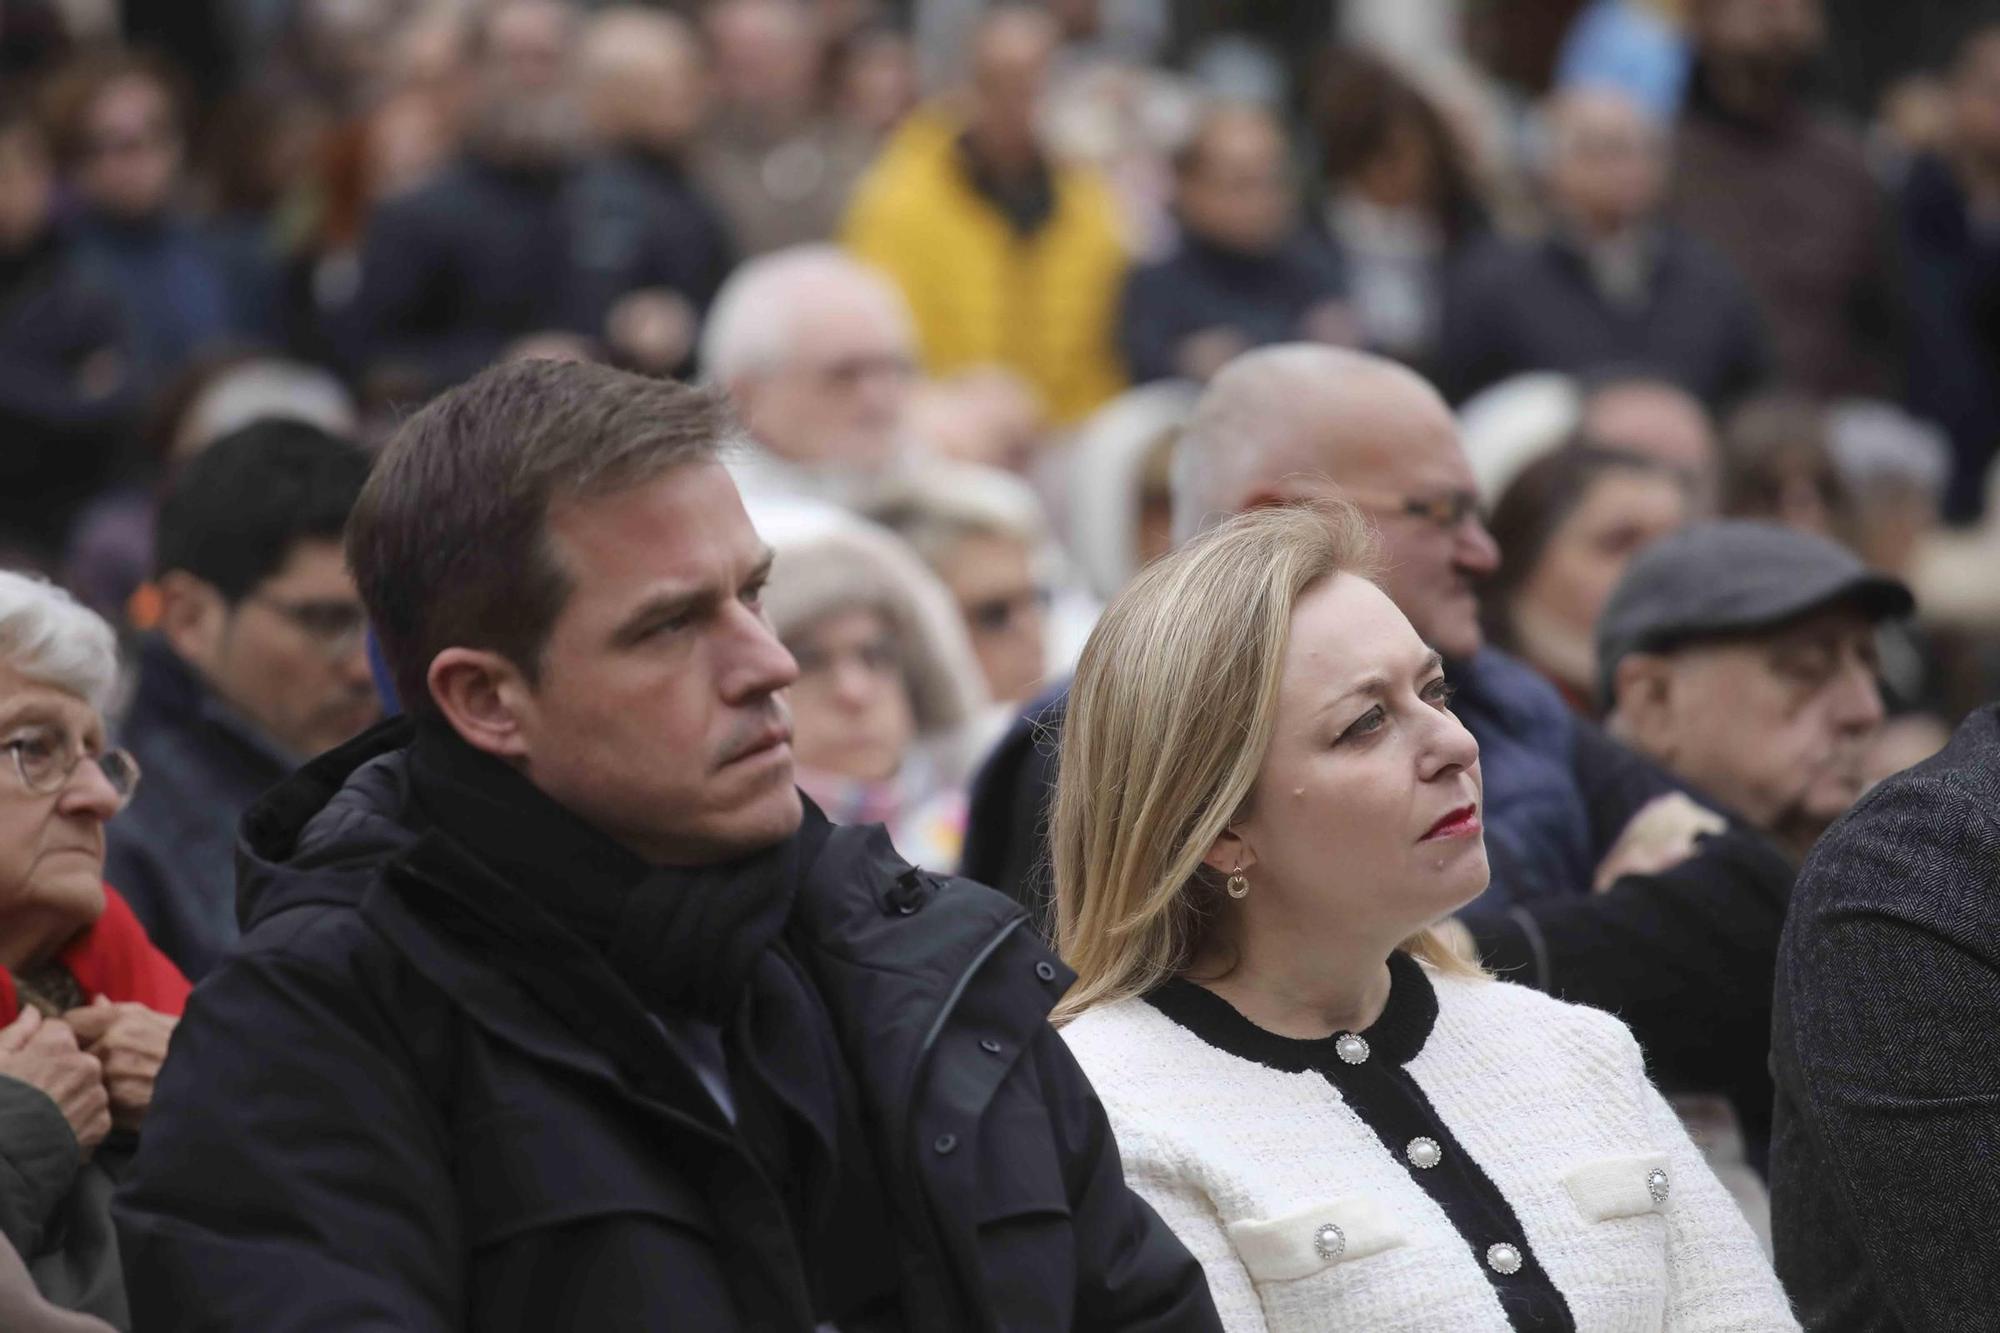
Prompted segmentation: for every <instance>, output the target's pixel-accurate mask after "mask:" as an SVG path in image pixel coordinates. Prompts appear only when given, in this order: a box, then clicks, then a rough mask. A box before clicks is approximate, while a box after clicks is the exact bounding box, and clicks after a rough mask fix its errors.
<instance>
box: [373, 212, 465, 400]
mask: <svg viewBox="0 0 2000 1333" xmlns="http://www.w3.org/2000/svg"><path fill="white" fill-rule="evenodd" d="M437 209H438V200H437V198H436V196H435V195H434V194H433V193H432V192H431V191H430V190H419V191H418V192H417V193H415V194H413V195H409V196H406V197H404V198H402V199H398V200H395V201H393V202H391V203H389V204H387V205H385V206H384V207H383V208H382V209H380V210H379V211H378V212H377V213H376V215H375V217H374V219H373V220H372V221H371V222H370V223H369V225H368V234H367V236H366V237H365V238H364V239H363V243H362V249H361V288H360V291H359V292H358V293H357V294H356V296H355V303H354V310H353V312H352V316H351V323H352V336H353V345H352V346H351V347H350V348H349V349H348V358H349V360H350V361H351V362H352V363H353V365H354V368H355V369H356V370H357V371H360V372H363V373H366V372H369V371H380V372H386V373H390V374H392V375H395V376H402V377H407V376H410V375H415V376H416V377H418V378H420V379H421V380H422V381H423V382H424V383H426V384H427V385H429V386H431V387H433V388H441V387H443V386H444V385H447V384H453V383H456V382H457V381H459V380H461V379H464V378H466V377H467V376H468V375H471V374H472V373H473V372H475V371H477V370H479V369H480V368H481V367H482V366H484V365H486V364H487V363H488V362H490V361H492V360H493V359H494V358H495V357H497V356H498V355H499V354H500V352H501V351H502V350H503V347H504V339H502V338H500V337H499V336H497V335H495V334H493V333H492V332H490V331H488V330H485V329H480V328H475V327H472V326H469V325H468V324H466V323H465V321H464V319H463V317H462V315H461V312H460V311H459V310H458V309H456V305H457V300H456V296H457V294H456V293H454V292H453V291H452V290H451V289H452V286H453V283H452V280H451V275H452V274H454V273H456V272H457V271H458V263H457V257H456V256H454V255H453V254H452V253H451V252H450V245H449V243H448V242H447V241H446V239H445V231H444V228H443V227H442V226H441V225H440V220H439V217H438V214H437Z"/></svg>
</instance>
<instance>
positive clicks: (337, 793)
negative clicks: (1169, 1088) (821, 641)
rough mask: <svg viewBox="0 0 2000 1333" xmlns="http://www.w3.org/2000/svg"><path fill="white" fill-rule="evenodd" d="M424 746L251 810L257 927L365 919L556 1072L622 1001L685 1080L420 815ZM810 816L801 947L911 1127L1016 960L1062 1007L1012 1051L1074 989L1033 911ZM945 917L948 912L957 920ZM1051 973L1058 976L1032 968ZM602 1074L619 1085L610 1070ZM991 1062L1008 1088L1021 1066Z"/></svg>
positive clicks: (1041, 1006) (385, 742)
mask: <svg viewBox="0 0 2000 1333" xmlns="http://www.w3.org/2000/svg"><path fill="white" fill-rule="evenodd" d="M413 738H414V727H413V724H412V723H411V722H410V721H409V719H407V718H401V717H398V718H391V719H389V720H387V721H384V722H382V723H379V724H377V725H376V726H375V727H373V728H371V729H370V730H368V731H366V732H363V733H362V734H361V735H360V736H357V737H355V738H354V739H353V740H352V741H349V742H348V743H347V744H346V745H343V746H341V747H339V748H337V749H334V750H330V751H328V752H327V753H325V754H323V755H321V756H320V757H318V758H317V759H315V760H313V761H312V762H310V763H308V764H306V765H305V766H304V767H303V768H301V769H299V770H298V771H297V772H296V773H294V774H293V775H292V776H291V777H290V778H288V779H286V780H285V781H284V782H281V783H280V784H279V785H278V786H276V787H275V788H273V789H272V790H271V791H270V792H268V793H267V794H266V795H265V796H264V797H263V798H262V799H260V800H259V801H258V802H257V803H256V804H255V805H254V806H252V807H251V809H250V811H249V812H248V813H247V814H246V815H245V816H244V820H243V831H242V839H241V843H240V850H239V858H240V860H241V862H242V885H243V887H242V891H241V897H240V901H239V906H238V914H239V916H240V917H241V918H242V920H243V924H244V928H245V930H246V931H248V930H250V929H252V928H254V927H255V926H256V925H257V924H258V923H259V922H261V921H265V920H268V919H270V918H271V917H272V916H274V915H276V914H277V913H279V912H282V911H285V910H288V909H291V908H296V907H302V906H307V905H310V904H338V905H343V906H347V907H350V908H356V909H359V910H361V911H362V913H363V915H365V916H368V917H369V918H370V919H371V920H373V921H375V922H376V923H377V924H378V926H380V927H382V928H383V929H384V933H385V934H386V935H388V936H389V938H390V939H391V940H392V942H393V943H394V944H395V945H396V947H397V948H398V950H399V951H400V952H402V953H404V954H405V955H406V956H408V957H409V958H410V959H411V961H412V962H413V964H415V965H416V967H417V968H418V970H419V971H420V972H422V973H423V974H424V975H426V976H429V977H431V978H433V979H434V980H436V981H437V982H438V984H440V985H441V986H444V987H445V989H446V990H447V991H449V992H450V993H452V994H453V995H454V998H456V999H457V1000H458V1001H459V1002H460V1003H461V1004H463V1005H464V1006H465V1007H466V1008H467V1009H468V1011H470V1012H472V1013H473V1015H474V1017H475V1018H476V1019H479V1020H480V1021H482V1022H485V1023H486V1024H488V1025H489V1026H491V1027H493V1028H494V1029H495V1030H496V1032H500V1033H501V1034H502V1035H505V1036H507V1037H508V1038H509V1039H510V1040H513V1041H515V1042H516V1044H519V1045H522V1046H524V1047H525V1048H527V1049H529V1050H530V1051H531V1052H533V1053H536V1054H539V1055H543V1056H546V1057H549V1058H554V1056H555V1055H556V1053H557V1051H558V1049H563V1048H567V1047H568V1046H569V1045H571V1044H573V1043H574V1037H573V1036H572V1037H570V1038H567V1039H566V1038H565V1036H564V1035H563V1032H562V1028H561V1027H555V1028H553V1030H551V1024H550V1022H549V1020H548V1018H547V1017H546V1016H544V1015H543V1014H542V1012H541V1010H548V1011H550V1012H551V1013H554V1014H556V1015H558V1016H562V1017H563V1018H564V1025H565V1026H567V1027H569V1028H571V1029H573V1030H574V1029H577V1028H579V1027H581V1028H582V1030H583V1033H584V1034H586V1036H587V1038H588V1037H590V1036H595V1035H597V1034H598V1033H600V1032H601V1031H602V1029H603V1027H604V1024H605V1022H606V1020H605V1018H604V1017H603V1016H602V1015H599V1014H597V1013H595V1011H593V1010H591V1009H590V1008H589V1001H588V999H587V998H582V999H580V998H578V997H577V996H575V995H572V994H571V993H570V990H569V988H570V987H571V986H572V985H574V984H575V983H576V979H577V978H582V979H583V982H584V984H583V985H582V987H581V990H582V991H584V992H587V993H588V994H589V995H603V994H605V993H607V992H609V993H614V994H622V995H623V996H624V1005H625V1006H627V1007H629V1013H630V1015H636V1016H638V1017H639V1018H640V1019H641V1020H642V1025H643V1028H644V1033H645V1035H646V1038H647V1039H648V1040H647V1042H646V1045H647V1047H648V1049H649V1050H654V1051H656V1053H657V1054H658V1057H659V1060H660V1061H663V1062H665V1063H669V1064H673V1065H675V1066H676V1067H678V1066H679V1061H678V1058H677V1057H675V1056H674V1055H673V1054H672V1053H671V1049H670V1048H669V1047H667V1046H666V1045H665V1043H664V1042H660V1041H659V1039H658V1034H657V1032H656V1031H654V1030H653V1029H652V1027H651V1024H650V1021H649V1020H645V1019H644V1015H643V1011H642V1010H641V1009H640V1008H639V1006H638V1004H637V1002H636V1000H635V999H634V998H633V997H632V996H631V994H630V990H629V988H627V987H624V986H623V985H622V984H616V985H614V984H613V983H615V982H616V976H615V974H614V973H613V972H612V971H611V969H610V967H609V965H608V964H607V963H605V962H604V961H603V959H602V957H601V955H599V954H597V953H596V951H594V950H591V949H589V948H588V947H587V946H585V945H584V944H583V943H582V941H581V940H578V939H577V938H576V937H575V936H574V935H573V934H571V933H570V932H567V931H564V930H563V929H562V928H561V927H560V926H559V925H557V924H556V923H555V922H553V921H552V920H550V919H549V918H548V917H547V916H546V915H545V914H543V913H541V912H540V911H539V910H538V909H535V908H533V905H532V904H526V905H525V907H524V906H523V905H522V904H521V903H520V902H519V896H518V895H516V894H514V893H513V892H512V891H511V890H510V889H508V887H507V886H506V884H505V882H504V881H502V880H500V879H499V878H498V877H496V876H494V875H493V874H492V873H491V872H490V871H488V870H486V869H485V868H484V867H483V866H481V865H480V863H479V862H478V861H477V860H476V859H474V858H473V857H472V856H470V855H469V854H468V853H467V852H466V851H465V850H464V849H463V848H462V847H459V846H458V845H457V844H456V843H455V841H454V840H453V839H451V838H449V837H446V836H444V835H443V834H442V833H441V832H440V831H438V830H437V829H435V828H432V827H430V826H429V825H428V824H427V823H426V822H425V821H424V820H423V819H422V816H421V812H420V811H417V810H415V809H413V808H412V806H411V802H410V800H409V789H408V788H409V784H408V773H407V760H408V756H407V750H408V747H409V746H410V744H411V742H412V740H413ZM807 817H808V820H809V821H816V822H817V827H818V828H819V829H820V830H821V831H822V832H821V835H820V836H819V837H818V838H817V839H816V840H815V841H814V842H813V843H811V844H809V845H808V846H806V847H805V848H803V849H802V861H801V874H800V889H799V895H798V900H797V902H796V904H795V906H794V908H793V916H792V921H791V924H790V926H789V927H788V929H787V940H788V942H789V943H790V944H791V947H792V948H793V950H794V952H795V954H796V956H797V957H798V959H799V962H800V964H801V966H803V967H804V968H805V969H806V971H807V972H808V974H809V975H811V976H812V978H813V981H814V984H815V985H816V986H817V987H818V989H819V991H820V994H821V996H822V998H823V999H824V1001H825V1003H826V1007H827V1011H828V1013H829V1014H830V1016H831V1017H832V1019H833V1022H834V1024H835V1027H836V1029H837V1030H838V1032H839V1035H840V1041H841V1046H842V1049H843V1051H844V1052H845V1054H846V1058H847V1059H848V1061H849V1062H850V1064H851V1065H852V1066H853V1067H854V1070H855V1075H856V1079H857V1082H858V1085H859V1086H862V1087H864V1088H867V1089H870V1090H871V1094H872V1096H873V1097H874V1098H875V1099H876V1100H877V1101H878V1104H879V1103H880V1100H881V1099H882V1098H883V1096H884V1094H885V1093H888V1092H889V1091H890V1090H892V1089H893V1090H896V1094H895V1097H894V1102H895V1105H894V1106H890V1107H885V1110H886V1111H887V1112H888V1113H889V1114H891V1115H893V1116H897V1117H901V1116H903V1115H906V1114H907V1111H908V1106H907V1102H908V1101H909V1098H910V1096H911V1095H912V1093H913V1091H914V1089H915V1086H916V1084H917V1082H918V1080H919V1077H920V1075H921V1072H922V1069H921V1067H922V1065H923V1063H924V1058H925V1056H926V1055H927V1054H928V1053H929V1052H930V1051H931V1049H932V1047H933V1046H934V1044H935V1043H936V1041H937V1039H938V1035H939V1033H940V1031H941V1030H942V1029H943V1027H944V1025H945V1024H946V1022H947V1020H948V1019H950V1017H951V1016H952V1014H953V1012H954V1010H955V1009H956V1008H957V1007H958V1006H959V1005H960V1004H961V1003H962V1001H963V1000H964V998H965V996H966V994H967V992H968V991H969V990H972V989H976V987H975V985H974V983H975V981H976V979H977V978H978V976H979V974H980V972H981V969H982V966H983V965H985V964H987V963H989V962H990V961H991V960H992V959H993V958H994V956H995V954H996V952H998V951H999V950H1001V949H1002V948H1003V946H1004V947H1007V949H1008V952H1009V953H1010V955H1014V954H1017V953H1018V957H1013V958H1012V960H1011V962H1010V965H1013V966H1018V967H1020V968H1021V969H1023V978H1024V979H1025V978H1030V977H1032V978H1036V979H1037V980H1038V981H1039V982H1040V989H1041V991H1042V993H1043V996H1044V999H1045V1002H1037V1003H1030V1004H1013V1005H1008V1006H1005V1007H1004V1015H1003V1016H1002V1017H1000V1018H999V1019H998V1020H997V1021H998V1023H999V1025H1000V1027H999V1029H996V1031H995V1032H994V1036H995V1037H996V1038H999V1039H1002V1040H1007V1041H1010V1042H1015V1043H1017V1044H1016V1046H1015V1047H1014V1048H1015V1049H1024V1048H1025V1047H1026V1046H1027V1045H1028V1044H1029V1043H1030V1042H1031V1041H1032V1039H1033V1036H1034V1034H1035V1031H1036V1030H1037V1029H1039V1027H1040V1026H1041V1024H1042V1023H1043V1022H1044V1021H1045V1020H1046V1018H1047V1015H1048V1011H1049V1009H1050V1008H1052V1007H1053V1006H1054V1003H1055V1000H1056V998H1057V997H1058V996H1059V995H1060V994H1061V988H1062V987H1063V986H1065V985H1067V984H1068V982H1069V980H1070V979H1071V977H1072V974H1071V973H1070V972H1069V970H1068V969H1067V968H1065V967H1063V966H1062V964H1061V963H1060V962H1059V961H1058V960H1056V959H1055V957H1054V956H1053V955H1052V954H1050V953H1049V952H1048V951H1047V950H1046V949H1044V948H1042V947H1041V946H1040V945H1039V944H1037V943H1034V942H1033V941H1032V940H1031V939H1030V938H1029V935H1028V932H1027V931H1025V930H1023V929H1022V927H1023V926H1024V925H1025V923H1026V914H1025V913H1024V912H1023V911H1022V909H1021V908H1020V907H1019V906H1018V905H1016V904H1015V903H1013V902H1012V901H1010V900H1009V899H1006V898H1004V897H1002V896H1001V895H999V894H997V893H994V892H993V891H992V890H990V889H986V888H984V887H981V886H978V885H973V884H970V883H967V882H965V881H961V880H943V879H939V878H938V877H936V876H933V875H930V874H928V873H926V872H924V871H920V870H917V869H915V868H914V867H912V866H910V865H909V863H908V862H906V861H904V860H903V858H902V857H900V856H898V855H897V854H896V852H895V849H894V848H893V847H891V846H890V844H889V839H888V835H887V834H886V833H885V832H884V831H883V830H882V829H881V828H880V827H877V826H867V827H835V826H832V825H828V824H825V823H824V817H823V816H821V815H819V812H818V809H817V807H813V806H811V805H810V803H808V811H807ZM940 903H944V904H947V905H946V906H944V907H943V909H942V910H939V904H940ZM1039 965H1045V966H1046V968H1047V976H1046V977H1041V976H1040V973H1039V972H1037V971H1034V970H1030V969H1035V968H1036V967H1038V966H1039ZM496 972H497V973H502V974H505V976H506V977H508V978H511V979H513V980H514V981H517V982H520V983H521V985H522V986H523V987H524V988H525V989H526V990H527V991H529V992H532V993H533V994H534V995H535V997H536V998H537V999H540V1000H541V1001H542V1002H543V1004H542V1006H541V1009H540V1010H538V1009H537V1008H536V1006H534V1005H527V1004H522V1003H521V1002H520V996H519V995H518V992H513V988H511V987H509V986H507V985H506V984H505V981H504V980H503V979H502V978H501V977H499V976H496V975H495V974H496ZM530 973H532V975H529V974H530ZM510 992H513V994H512V998H511V999H509V1000H507V1001H506V1002H503V999H502V997H508V996H509V995H510ZM1001 1029H1004V1030H1001ZM626 1035H627V1037H628V1038H630V1039H631V1041H633V1042H634V1043H637V1042H638V1041H639V1040H640V1037H639V1035H638V1034H636V1033H634V1032H627V1033H626ZM652 1042H659V1044H658V1046H657V1047H653V1046H652ZM594 1063H595V1064H596V1066H597V1067H598V1068H599V1072H608V1069H609V1066H608V1065H605V1064H603V1062H602V1061H601V1060H600V1061H596V1062H594ZM988 1063H989V1064H990V1066H991V1069H992V1071H993V1072H994V1073H995V1078H994V1079H993V1080H992V1081H993V1085H994V1086H997V1083H998V1077H997V1076H998V1073H999V1072H1001V1071H1003V1070H1004V1065H1003V1064H1002V1062H1001V1061H998V1060H994V1061H990V1062H988ZM688 1077H689V1078H692V1074H691V1073H689V1074H688ZM989 1091H990V1090H989Z"/></svg>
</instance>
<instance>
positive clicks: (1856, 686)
mask: <svg viewBox="0 0 2000 1333" xmlns="http://www.w3.org/2000/svg"><path fill="white" fill-rule="evenodd" d="M1838 688H1839V691H1840V692H1839V695H1838V697H1837V699H1836V700H1835V705H1834V719H1835V721H1836V722H1837V723H1838V724H1839V725H1840V726H1841V727H1842V728H1843V729H1844V730H1847V731H1855V732H1860V731H1873V730H1874V729H1875V728H1877V727H1879V726H1881V725H1882V719H1883V718H1884V717H1885V716H1887V713H1888V710H1887V709H1885V708H1884V707H1883V705H1882V682H1881V680H1880V679H1879V678H1878V677H1877V676H1876V674H1875V670H1874V668H1872V667H1870V666H1869V665H1868V664H1867V663H1866V662H1858V661H1857V662H1850V663H1849V664H1848V665H1847V667H1846V668H1845V670H1844V671H1843V672H1842V673H1841V681H1840V685H1839V687H1838Z"/></svg>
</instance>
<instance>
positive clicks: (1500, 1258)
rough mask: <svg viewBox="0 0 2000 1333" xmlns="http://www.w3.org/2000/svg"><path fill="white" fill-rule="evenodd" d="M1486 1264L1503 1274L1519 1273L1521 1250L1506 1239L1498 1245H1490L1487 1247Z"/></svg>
mask: <svg viewBox="0 0 2000 1333" xmlns="http://www.w3.org/2000/svg"><path fill="white" fill-rule="evenodd" d="M1486 1266H1487V1267H1488V1268H1490V1269H1492V1270H1493V1271H1494V1272H1496V1273H1500V1274H1503V1275H1504V1274H1507V1273H1518V1272H1520V1271H1521V1252H1520V1251H1519V1250H1518V1249H1516V1248H1515V1247H1513V1246H1512V1245H1509V1244H1508V1243H1507V1242H1506V1241H1504V1240H1503V1241H1501V1242H1500V1243H1499V1244H1498V1245H1490V1246H1488V1247H1487V1249H1486Z"/></svg>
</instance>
